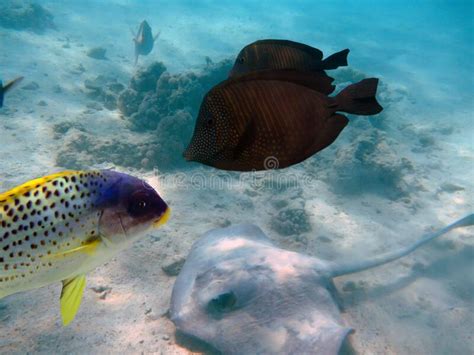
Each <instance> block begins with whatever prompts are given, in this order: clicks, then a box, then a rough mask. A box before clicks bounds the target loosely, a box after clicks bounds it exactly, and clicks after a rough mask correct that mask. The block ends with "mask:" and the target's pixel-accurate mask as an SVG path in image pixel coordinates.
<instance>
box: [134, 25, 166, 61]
mask: <svg viewBox="0 0 474 355" xmlns="http://www.w3.org/2000/svg"><path fill="white" fill-rule="evenodd" d="M132 33H133V31H132ZM133 35H134V37H135V38H134V39H133V41H134V42H135V65H136V64H137V62H138V56H139V55H148V54H150V52H151V51H152V50H153V45H154V43H155V41H156V40H157V39H158V37H159V36H160V32H158V33H157V35H156V36H155V37H153V34H152V32H151V27H150V25H149V24H148V22H146V21H145V20H143V21H142V23H141V24H140V27H139V28H138V33H137V34H136V35H135V34H134V33H133Z"/></svg>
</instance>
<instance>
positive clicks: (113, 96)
mask: <svg viewBox="0 0 474 355" xmlns="http://www.w3.org/2000/svg"><path fill="white" fill-rule="evenodd" d="M84 86H85V88H86V95H87V96H88V97H89V98H90V99H93V100H95V101H98V102H101V103H102V104H103V105H104V107H105V108H107V109H109V110H115V109H116V108H117V98H118V95H119V93H120V92H122V91H123V90H124V89H125V86H124V85H123V84H121V83H119V82H118V81H117V79H115V78H111V77H106V76H103V75H99V76H97V77H96V78H94V79H86V80H85V81H84Z"/></svg>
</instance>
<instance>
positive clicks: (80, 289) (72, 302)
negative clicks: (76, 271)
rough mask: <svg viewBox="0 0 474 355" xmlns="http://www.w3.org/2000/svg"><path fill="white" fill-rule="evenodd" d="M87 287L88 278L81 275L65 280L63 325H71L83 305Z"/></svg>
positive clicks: (62, 306) (62, 293)
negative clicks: (82, 301)
mask: <svg viewBox="0 0 474 355" xmlns="http://www.w3.org/2000/svg"><path fill="white" fill-rule="evenodd" d="M85 287H86V277H85V276H84V275H79V276H76V277H73V278H70V279H66V280H63V288H62V290H61V298H60V304H61V318H62V321H63V325H64V326H66V325H68V324H69V323H71V322H72V321H73V319H74V317H75V316H76V314H77V311H78V310H79V306H80V305H81V300H82V295H83V293H84V288H85Z"/></svg>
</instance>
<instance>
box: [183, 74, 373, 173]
mask: <svg viewBox="0 0 474 355" xmlns="http://www.w3.org/2000/svg"><path fill="white" fill-rule="evenodd" d="M311 78H312V80H313V82H314V85H315V87H316V88H318V87H320V85H321V84H320V80H319V79H320V78H319V77H318V76H308V75H307V73H303V72H295V71H293V72H291V71H290V72H289V71H273V72H272V73H270V72H266V73H264V75H263V78H259V75H258V74H257V73H251V74H250V75H245V76H242V77H240V78H238V79H228V80H226V81H224V82H223V83H221V84H219V85H217V86H215V87H214V88H213V89H211V90H210V91H209V92H208V93H207V95H206V96H205V98H204V100H203V102H202V104H201V108H200V111H199V116H198V118H197V121H196V126H195V129H194V135H193V137H192V139H191V143H190V144H189V146H188V148H187V149H186V151H185V153H184V157H185V158H186V159H187V160H190V161H196V162H200V163H202V164H206V165H210V166H213V167H215V168H219V169H224V170H235V171H251V170H265V169H269V168H272V169H273V168H285V167H288V166H291V165H294V164H297V163H299V162H301V161H303V160H305V159H307V158H308V157H310V156H312V155H313V154H315V153H316V152H318V151H320V150H322V149H324V148H325V147H327V146H328V145H330V144H331V143H332V142H334V140H335V139H336V138H337V136H338V135H339V133H340V132H341V131H342V129H343V128H344V127H345V126H346V124H347V123H348V119H347V118H346V117H345V116H343V115H341V114H339V113H337V112H347V113H352V114H357V115H374V114H377V113H379V112H380V111H382V107H381V106H380V105H379V104H378V102H377V100H376V98H375V93H376V90H377V84H378V79H375V78H372V79H364V80H362V81H360V82H359V83H356V84H352V85H349V86H348V87H346V88H345V89H343V90H342V91H341V92H340V93H339V94H338V95H337V96H335V97H328V96H327V95H325V94H322V93H321V92H319V91H317V90H313V89H312V88H310V83H311ZM297 79H298V80H297ZM302 82H304V83H305V84H304V85H302Z"/></svg>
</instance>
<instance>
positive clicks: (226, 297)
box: [208, 291, 237, 313]
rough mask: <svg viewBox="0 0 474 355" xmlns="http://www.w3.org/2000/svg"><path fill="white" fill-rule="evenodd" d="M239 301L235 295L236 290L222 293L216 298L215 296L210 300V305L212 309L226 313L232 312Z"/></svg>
mask: <svg viewBox="0 0 474 355" xmlns="http://www.w3.org/2000/svg"><path fill="white" fill-rule="evenodd" d="M236 303H237V297H235V294H234V292H232V291H230V292H226V293H222V294H220V295H219V296H217V297H216V298H213V299H211V300H210V301H209V304H208V307H209V310H210V311H213V312H218V313H224V312H230V311H231V310H232V309H233V308H234V306H235V304H236Z"/></svg>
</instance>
